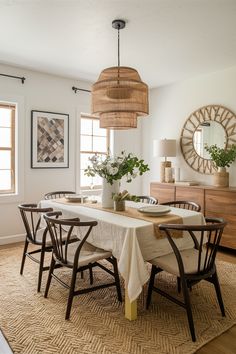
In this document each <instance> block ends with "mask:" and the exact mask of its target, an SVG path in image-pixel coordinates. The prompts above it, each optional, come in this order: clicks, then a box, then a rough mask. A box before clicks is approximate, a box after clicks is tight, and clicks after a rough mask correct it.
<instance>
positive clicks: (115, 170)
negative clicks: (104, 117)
mask: <svg viewBox="0 0 236 354" xmlns="http://www.w3.org/2000/svg"><path fill="white" fill-rule="evenodd" d="M89 160H90V162H91V165H89V166H88V167H87V168H86V169H85V171H84V174H85V175H86V176H92V177H95V176H96V175H99V176H100V177H102V178H103V182H102V183H103V186H102V189H103V192H102V206H103V207H104V208H112V206H113V200H112V193H118V192H119V184H120V180H121V178H122V177H126V182H128V183H130V182H131V181H132V180H133V179H134V178H136V177H137V176H141V175H142V174H143V173H144V172H146V171H149V167H148V165H147V164H145V163H144V160H142V159H139V158H138V157H137V156H134V155H133V154H131V153H129V154H126V153H125V151H122V152H121V154H120V155H118V156H111V155H110V153H108V155H107V156H106V157H105V159H104V156H101V155H98V154H95V155H93V156H92V157H91V158H90V159H89Z"/></svg>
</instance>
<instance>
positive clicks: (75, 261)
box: [44, 212, 122, 319]
mask: <svg viewBox="0 0 236 354" xmlns="http://www.w3.org/2000/svg"><path fill="white" fill-rule="evenodd" d="M61 215H62V214H61V212H52V213H47V214H46V215H44V218H45V220H46V223H47V226H48V229H49V232H50V236H51V241H52V245H53V253H52V259H51V265H50V270H49V274H48V280H47V285H46V289H45V294H44V296H45V297H47V296H48V291H49V288H50V284H51V279H52V277H53V278H54V279H55V280H57V281H58V282H59V283H60V284H61V285H63V286H64V287H65V288H67V289H68V290H69V296H68V301H67V309H66V316H65V319H69V318H70V313H71V306H72V302H73V298H74V296H77V295H82V294H85V293H89V292H91V291H96V290H99V289H103V288H108V287H111V286H115V287H116V290H117V296H118V300H119V301H120V302H121V301H122V296H121V288H120V280H119V274H118V267H117V261H116V258H115V257H113V256H112V253H111V252H110V251H105V250H103V249H100V248H97V247H94V246H92V245H91V244H89V243H87V239H88V237H89V235H90V233H91V231H92V229H93V228H94V227H96V225H97V221H86V222H82V221H80V219H79V218H74V219H62V218H61ZM65 227H66V229H67V238H66V242H65V244H64V245H62V233H63V229H64V228H65ZM75 229H77V230H79V233H80V239H79V240H78V241H77V242H74V243H70V238H71V235H72V234H73V232H74V231H75ZM100 261H107V262H109V263H111V264H112V265H113V271H112V270H111V269H109V268H107V267H106V266H105V265H104V262H103V263H100ZM56 266H58V267H65V268H68V269H70V270H71V272H72V273H71V280H70V285H68V284H66V283H65V282H64V280H62V279H61V278H59V277H58V275H56V274H55V268H56ZM94 267H100V268H101V269H102V270H104V271H105V272H107V273H108V274H110V275H111V276H112V277H113V278H114V281H112V282H111V281H110V282H109V281H106V282H104V283H102V284H98V285H96V286H93V287H92V286H90V287H89V288H83V289H78V290H75V284H76V276H77V273H79V272H82V271H84V270H86V269H89V270H91V269H92V268H94ZM90 282H91V278H90ZM92 283H93V281H92Z"/></svg>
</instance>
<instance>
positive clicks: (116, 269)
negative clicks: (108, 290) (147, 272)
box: [112, 257, 122, 302]
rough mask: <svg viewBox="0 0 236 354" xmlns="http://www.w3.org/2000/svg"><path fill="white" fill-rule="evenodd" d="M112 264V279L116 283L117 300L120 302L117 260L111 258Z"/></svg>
mask: <svg viewBox="0 0 236 354" xmlns="http://www.w3.org/2000/svg"><path fill="white" fill-rule="evenodd" d="M112 262H113V269H114V278H115V282H116V291H117V296H118V300H119V301H120V302H122V295H121V288H120V277H119V273H118V267H117V260H116V258H115V257H113V259H112Z"/></svg>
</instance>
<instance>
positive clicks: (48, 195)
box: [44, 191, 76, 199]
mask: <svg viewBox="0 0 236 354" xmlns="http://www.w3.org/2000/svg"><path fill="white" fill-rule="evenodd" d="M67 194H76V193H75V192H72V191H55V192H49V193H46V194H45V195H44V199H57V198H63V197H65V195H67Z"/></svg>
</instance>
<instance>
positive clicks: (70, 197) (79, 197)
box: [65, 194, 88, 203]
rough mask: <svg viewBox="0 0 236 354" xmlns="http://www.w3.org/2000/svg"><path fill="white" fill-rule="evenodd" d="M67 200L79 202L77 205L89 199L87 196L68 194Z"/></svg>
mask: <svg viewBox="0 0 236 354" xmlns="http://www.w3.org/2000/svg"><path fill="white" fill-rule="evenodd" d="M65 198H66V200H68V202H77V203H81V201H82V200H83V201H84V200H85V199H86V198H88V197H87V196H86V195H81V194H68V195H65Z"/></svg>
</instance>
